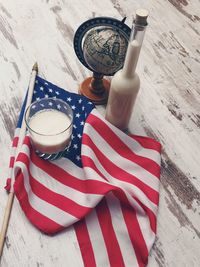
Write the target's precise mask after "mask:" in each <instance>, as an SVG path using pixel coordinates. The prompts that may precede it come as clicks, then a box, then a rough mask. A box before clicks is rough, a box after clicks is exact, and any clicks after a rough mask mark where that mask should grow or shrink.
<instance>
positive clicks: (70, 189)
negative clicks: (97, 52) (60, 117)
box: [7, 77, 160, 267]
mask: <svg viewBox="0 0 200 267" xmlns="http://www.w3.org/2000/svg"><path fill="white" fill-rule="evenodd" d="M49 97H55V98H61V99H62V100H64V101H66V102H67V103H68V104H69V105H70V106H71V107H72V109H73V111H74V121H73V134H72V142H71V146H70V150H69V152H68V153H67V154H66V155H65V156H64V157H63V158H61V159H59V160H56V161H46V160H43V159H41V158H39V157H38V156H37V155H36V154H35V152H34V151H33V150H32V148H31V145H30V140H29V137H28V136H26V137H25V139H24V143H23V146H22V148H21V151H20V153H19V155H18V156H17V160H16V162H15V164H14V160H15V157H14V151H15V150H16V147H17V143H18V132H19V128H20V127H21V123H22V117H23V113H24V107H25V103H24V105H23V108H22V110H21V114H20V118H19V122H18V125H17V129H16V134H15V137H14V139H13V148H12V149H13V156H11V159H10V170H11V171H12V169H13V168H14V173H15V184H14V190H15V194H16V197H17V199H18V201H19V203H20V205H21V207H22V209H23V211H24V213H25V215H26V216H27V218H28V219H29V220H30V221H31V223H32V224H33V225H35V226H36V227H37V228H39V229H40V230H41V231H43V232H45V233H47V234H54V233H56V232H59V231H61V230H63V229H64V228H66V227H68V226H72V225H73V226H72V227H74V229H75V232H76V236H77V240H78V243H79V248H80V251H81V255H82V258H83V264H84V266H86V267H93V266H100V267H107V266H111V267H122V266H126V267H129V266H130V267H137V266H140V267H141V266H145V265H146V264H147V262H148V254H149V251H150V249H151V247H152V245H153V242H154V240H155V234H156V218H157V210H158V202H159V178H160V144H159V143H158V142H156V141H155V140H153V139H151V138H148V137H141V136H135V135H134V136H128V135H126V134H125V133H123V132H122V131H120V130H119V129H117V128H116V127H114V126H113V125H111V124H110V123H109V122H107V121H106V120H105V119H104V117H103V116H101V115H100V114H99V112H98V111H97V110H96V109H95V107H94V105H93V104H92V103H91V102H90V101H88V99H87V98H85V97H83V96H80V95H77V94H74V93H70V92H67V91H65V90H63V89H61V88H59V87H57V86H55V85H53V84H52V83H50V82H47V81H45V80H43V79H42V78H40V77H37V78H36V83H35V88H34V94H33V101H34V100H39V99H41V98H47V99H48V98H49ZM8 181H9V179H8ZM7 190H9V186H7ZM52 238H53V237H52Z"/></svg>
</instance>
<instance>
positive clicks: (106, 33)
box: [83, 27, 127, 75]
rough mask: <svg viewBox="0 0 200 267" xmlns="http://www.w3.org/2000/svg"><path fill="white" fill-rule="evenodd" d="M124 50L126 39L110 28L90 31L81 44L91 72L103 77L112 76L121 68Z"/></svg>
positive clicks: (97, 28) (98, 28)
mask: <svg viewBox="0 0 200 267" xmlns="http://www.w3.org/2000/svg"><path fill="white" fill-rule="evenodd" d="M126 49H127V40H126V38H125V37H124V36H123V35H120V34H119V32H118V31H117V30H116V29H112V28H111V27H96V28H94V29H92V30H90V31H89V33H88V34H87V36H86V37H85V40H84V43H83V55H84V58H85V61H86V62H87V64H88V65H89V67H90V68H91V69H92V70H94V71H95V72H97V73H100V74H104V75H113V73H115V72H117V71H118V70H119V69H121V68H122V66H123V63H124V59H125V54H126Z"/></svg>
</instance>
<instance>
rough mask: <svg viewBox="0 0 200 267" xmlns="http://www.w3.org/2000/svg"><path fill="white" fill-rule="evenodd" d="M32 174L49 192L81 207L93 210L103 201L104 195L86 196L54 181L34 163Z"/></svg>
mask: <svg viewBox="0 0 200 267" xmlns="http://www.w3.org/2000/svg"><path fill="white" fill-rule="evenodd" d="M30 172H31V175H32V176H33V177H34V179H35V180H37V181H38V182H39V183H41V184H42V185H43V186H45V187H46V188H48V189H49V190H51V191H52V192H55V193H57V194H60V195H62V196H66V197H67V198H69V199H71V200H73V201H74V202H76V203H78V204H79V205H81V206H84V207H89V208H92V207H94V206H96V204H97V203H98V202H99V201H100V200H101V199H102V195H98V194H89V193H87V194H85V193H82V192H80V191H78V190H76V189H74V188H72V187H69V186H67V185H64V184H62V183H61V182H59V181H57V180H56V179H54V177H52V176H50V175H48V174H47V173H46V172H44V171H43V170H42V169H40V168H38V167H37V166H36V165H35V164H34V163H32V162H31V165H30ZM66 179H67V178H66Z"/></svg>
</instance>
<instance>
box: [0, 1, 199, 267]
mask: <svg viewBox="0 0 200 267" xmlns="http://www.w3.org/2000/svg"><path fill="white" fill-rule="evenodd" d="M138 7H145V8H147V9H148V10H149V12H150V17H149V20H148V21H149V26H148V29H147V32H146V36H145V40H144V44H143V48H142V52H141V56H140V59H139V64H138V68H137V72H138V74H139V75H140V79H141V90H140V93H139V96H138V99H137V102H136V106H135V109H134V113H133V116H132V119H131V123H130V131H131V132H133V133H136V134H140V135H148V136H151V137H154V138H156V139H157V140H159V141H160V142H161V143H162V146H163V151H162V175H161V182H162V184H161V196H160V208H159V214H158V233H157V238H156V242H155V245H154V247H153V249H152V251H151V255H150V257H149V264H148V267H157V266H167V267H168V266H170V267H172V266H174V267H183V266H185V267H193V266H195V267H198V266H200V259H199V258H200V207H199V206H200V166H199V159H200V149H199V148H200V84H199V73H200V2H199V0H168V1H167V0H163V1H159V0H149V1H145V0H140V1H136V0H126V1H125V0H124V1H123V0H101V1H94V0H85V1H77V0H73V1H72V0H68V1H67V0H65V1H64V0H46V1H45V0H38V1H30V0H26V1H23V0H16V1H13V0H6V1H3V0H1V1H0V110H1V112H0V129H1V131H0V223H1V222H2V219H3V211H4V208H5V204H6V200H7V195H6V192H5V190H4V189H3V186H4V184H5V181H6V178H7V174H8V164H9V154H10V144H11V140H12V137H13V133H14V128H15V125H16V121H17V117H18V114H19V110H20V105H21V103H22V99H23V96H24V93H25V89H26V87H27V85H28V80H29V75H30V71H31V67H32V65H33V63H34V62H35V61H36V60H37V61H38V64H39V74H40V76H42V77H44V78H46V79H47V80H49V81H51V82H53V83H55V84H57V85H59V86H61V87H63V88H66V89H68V90H69V91H74V92H77V88H78V84H79V83H80V82H81V81H82V80H83V79H84V78H85V77H87V76H88V75H90V72H89V71H88V70H86V69H85V68H84V67H83V66H82V65H81V63H79V61H78V59H77V57H76V55H75V53H74V50H73V36H74V33H75V31H76V29H77V28H78V26H79V25H80V24H81V23H82V22H84V21H85V20H87V19H89V18H92V17H94V16H112V17H115V18H118V19H121V18H123V17H124V16H127V17H128V18H127V24H128V25H129V26H130V25H131V21H132V16H133V14H134V11H135V10H136V8H138ZM100 109H101V110H102V112H104V108H100ZM77 247H78V243H77V241H76V237H75V234H74V232H73V229H72V228H70V229H67V230H66V231H64V232H62V233H61V234H58V235H56V236H54V237H49V236H46V235H44V234H42V233H41V232H39V231H38V230H37V229H36V228H35V227H33V226H32V225H31V224H30V223H29V222H28V220H27V219H26V218H25V216H24V214H23V212H22V210H21V208H20V206H19V204H18V202H17V200H15V202H14V206H13V212H12V216H11V220H10V225H9V229H8V233H7V238H6V244H5V248H4V253H3V257H2V260H1V266H3V267H7V266H9V267H11V266H48V267H50V266H59V267H60V266H61V267H62V266H72V267H76V266H77V267H79V266H83V263H82V259H81V255H80V254H79V253H78V250H77Z"/></svg>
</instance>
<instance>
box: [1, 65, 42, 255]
mask: <svg viewBox="0 0 200 267" xmlns="http://www.w3.org/2000/svg"><path fill="white" fill-rule="evenodd" d="M37 73H38V64H37V63H35V64H34V65H33V68H32V72H31V76H30V82H29V87H28V95H27V101H26V108H25V110H26V109H27V107H28V106H29V105H30V104H31V101H32V96H33V90H34V86H35V78H36V75H37ZM25 134H26V123H25V120H24V115H23V120H22V126H21V128H20V133H19V139H18V140H19V141H18V145H17V149H16V155H15V160H16V158H17V155H18V154H19V151H20V148H21V146H22V142H23V140H24V137H25ZM14 181H15V179H14V172H13V171H12V175H11V190H10V192H9V195H8V200H7V204H6V208H5V212H4V219H3V224H2V228H1V233H0V259H1V256H2V253H3V246H4V242H5V236H6V232H7V228H8V224H9V219H10V214H11V211H12V204H13V200H14V187H13V186H14Z"/></svg>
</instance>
